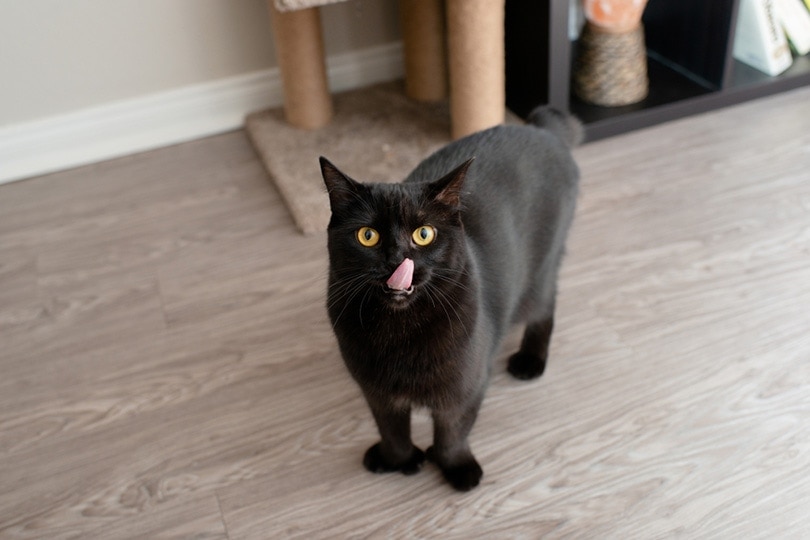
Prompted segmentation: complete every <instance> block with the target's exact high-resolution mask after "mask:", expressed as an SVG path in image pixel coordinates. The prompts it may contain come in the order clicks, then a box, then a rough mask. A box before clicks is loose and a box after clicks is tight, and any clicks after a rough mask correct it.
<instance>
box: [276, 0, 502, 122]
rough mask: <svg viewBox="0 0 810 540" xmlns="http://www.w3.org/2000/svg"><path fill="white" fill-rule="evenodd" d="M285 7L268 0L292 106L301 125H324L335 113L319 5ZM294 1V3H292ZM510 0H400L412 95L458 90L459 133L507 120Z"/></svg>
mask: <svg viewBox="0 0 810 540" xmlns="http://www.w3.org/2000/svg"><path fill="white" fill-rule="evenodd" d="M331 1H339V0H299V1H296V2H293V5H294V6H299V5H300V6H302V7H303V9H296V10H293V11H281V10H279V9H278V8H277V7H276V0H267V3H268V6H269V9H270V12H271V14H272V20H273V35H274V37H275V44H276V52H277V54H278V62H279V68H280V70H281V75H282V79H283V84H284V112H285V116H286V119H287V121H288V122H289V123H290V124H291V125H293V126H295V127H298V128H303V129H317V128H320V127H323V126H325V125H326V124H328V123H329V121H330V119H331V118H332V114H333V111H332V99H331V97H330V95H329V87H328V81H327V77H326V62H325V59H324V48H323V38H322V37H321V20H320V15H319V12H318V7H317V6H318V5H319V4H321V3H329V2H331ZM284 5H285V6H286V4H284ZM504 6H505V0H400V15H401V18H402V28H403V34H404V47H403V48H404V54H405V72H406V73H405V84H406V93H407V95H408V96H409V97H411V98H413V99H416V100H419V101H439V100H442V99H445V98H446V97H447V95H448V93H449V96H450V116H451V122H452V127H451V135H452V137H453V138H459V137H463V136H465V135H469V134H471V133H473V132H475V131H479V130H481V129H486V128H488V127H492V126H495V125H497V124H501V123H502V122H503V121H504V115H505V106H506V89H505V74H504V70H505V59H504Z"/></svg>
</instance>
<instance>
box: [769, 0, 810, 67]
mask: <svg viewBox="0 0 810 540" xmlns="http://www.w3.org/2000/svg"><path fill="white" fill-rule="evenodd" d="M775 7H776V10H775V12H776V16H777V19H778V20H779V22H780V23H781V25H782V28H783V29H784V30H785V35H786V36H787V39H788V43H790V46H791V47H792V48H793V50H794V51H795V52H796V54H797V55H799V56H804V55H805V54H807V53H808V52H810V11H808V10H807V8H806V7H805V6H804V5H803V4H802V0H776V4H775Z"/></svg>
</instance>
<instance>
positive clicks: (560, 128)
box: [526, 105, 585, 148]
mask: <svg viewBox="0 0 810 540" xmlns="http://www.w3.org/2000/svg"><path fill="white" fill-rule="evenodd" d="M526 122H527V123H529V124H532V125H534V126H537V127H539V128H543V129H547V130H549V131H551V132H552V133H554V134H555V135H556V136H557V137H559V139H560V140H561V141H563V142H564V143H565V144H567V145H568V147H569V148H573V147H575V146H577V145H578V144H580V143H581V142H582V139H583V138H584V136H585V132H584V130H583V128H582V123H581V122H580V121H579V120H577V118H576V117H574V116H572V115H570V114H566V113H564V112H562V111H560V110H559V109H555V108H554V107H551V106H548V105H541V106H539V107H536V108H535V109H534V110H533V111H532V112H530V113H529V116H527V117H526Z"/></svg>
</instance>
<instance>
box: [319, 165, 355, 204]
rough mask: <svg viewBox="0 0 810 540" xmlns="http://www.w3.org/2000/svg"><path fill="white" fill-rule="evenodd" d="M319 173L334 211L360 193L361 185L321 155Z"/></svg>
mask: <svg viewBox="0 0 810 540" xmlns="http://www.w3.org/2000/svg"><path fill="white" fill-rule="evenodd" d="M320 162H321V174H322V175H323V182H324V184H326V190H327V191H328V192H329V204H330V205H331V206H332V210H333V211H334V210H335V209H336V208H340V207H341V206H344V205H345V204H347V203H349V202H351V201H352V200H354V199H357V197H358V196H359V195H360V192H361V190H362V185H361V184H360V183H359V182H355V181H354V180H352V179H351V178H349V177H348V176H346V175H345V174H343V173H342V172H340V170H339V169H338V168H337V167H335V166H334V165H333V164H332V162H331V161H329V160H328V159H326V158H325V157H323V156H321V158H320Z"/></svg>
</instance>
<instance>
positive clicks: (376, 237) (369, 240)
mask: <svg viewBox="0 0 810 540" xmlns="http://www.w3.org/2000/svg"><path fill="white" fill-rule="evenodd" d="M357 241H358V242H360V243H361V244H362V245H364V246H366V247H374V246H376V245H377V243H378V242H379V241H380V233H378V232H377V231H375V230H374V229H372V228H371V227H360V228H359V229H357Z"/></svg>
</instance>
